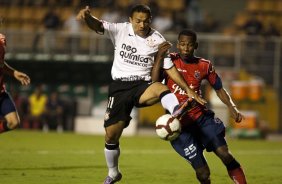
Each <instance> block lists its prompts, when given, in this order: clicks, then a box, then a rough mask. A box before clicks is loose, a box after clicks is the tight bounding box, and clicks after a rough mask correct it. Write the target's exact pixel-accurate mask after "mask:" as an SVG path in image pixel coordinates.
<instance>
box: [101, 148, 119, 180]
mask: <svg viewBox="0 0 282 184" xmlns="http://www.w3.org/2000/svg"><path fill="white" fill-rule="evenodd" d="M104 153H105V158H106V162H107V166H108V169H109V172H108V175H109V176H110V177H111V178H115V177H116V176H117V174H118V173H119V169H118V159H119V155H120V149H119V148H117V149H114V150H108V149H107V148H105V149H104Z"/></svg>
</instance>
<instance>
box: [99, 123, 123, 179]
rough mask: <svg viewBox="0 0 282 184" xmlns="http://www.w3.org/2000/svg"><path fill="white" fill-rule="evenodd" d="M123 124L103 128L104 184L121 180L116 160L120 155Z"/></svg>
mask: <svg viewBox="0 0 282 184" xmlns="http://www.w3.org/2000/svg"><path fill="white" fill-rule="evenodd" d="M124 127H125V123H124V122H123V121H119V122H118V123H116V124H113V125H111V126H108V127H106V128H105V130H106V135H105V142H106V143H105V149H104V152H105V158H106V162H107V166H108V169H109V171H108V176H107V177H106V179H105V181H104V184H113V183H115V182H117V181H119V180H121V178H122V175H121V173H120V171H119V168H118V160H119V155H120V148H119V138H120V136H121V134H122V132H123V128H124Z"/></svg>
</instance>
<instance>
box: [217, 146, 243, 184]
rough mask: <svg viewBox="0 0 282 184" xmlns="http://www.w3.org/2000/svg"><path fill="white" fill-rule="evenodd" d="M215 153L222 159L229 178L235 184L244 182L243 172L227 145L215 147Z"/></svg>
mask: <svg viewBox="0 0 282 184" xmlns="http://www.w3.org/2000/svg"><path fill="white" fill-rule="evenodd" d="M215 154H216V155H217V156H218V157H219V158H220V159H221V160H222V162H223V163H224V165H225V166H226V168H227V171H228V174H229V176H230V178H231V179H232V180H233V181H234V183H236V184H246V183H247V181H246V177H245V173H244V171H243V169H242V167H241V165H240V163H239V162H237V161H236V160H235V158H234V157H233V156H232V154H231V153H230V152H229V150H228V147H227V146H226V145H225V146H221V147H219V148H217V149H216V151H215Z"/></svg>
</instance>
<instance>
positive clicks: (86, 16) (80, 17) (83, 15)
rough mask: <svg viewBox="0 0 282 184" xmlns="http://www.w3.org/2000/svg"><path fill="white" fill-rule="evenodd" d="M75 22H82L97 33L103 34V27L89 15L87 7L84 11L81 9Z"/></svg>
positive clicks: (96, 19)
mask: <svg viewBox="0 0 282 184" xmlns="http://www.w3.org/2000/svg"><path fill="white" fill-rule="evenodd" d="M76 18H77V20H84V21H85V22H86V24H87V26H88V27H89V28H90V29H92V30H94V31H96V32H97V33H103V32H104V27H103V24H102V22H101V21H100V20H99V19H98V18H96V17H94V16H92V15H91V11H90V8H89V6H86V7H85V8H84V9H81V10H80V11H79V12H78V14H77V16H76Z"/></svg>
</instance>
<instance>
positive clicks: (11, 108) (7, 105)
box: [0, 33, 30, 133]
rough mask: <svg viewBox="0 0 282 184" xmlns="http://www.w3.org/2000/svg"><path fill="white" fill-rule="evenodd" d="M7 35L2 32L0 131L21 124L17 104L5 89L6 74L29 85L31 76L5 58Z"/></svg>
mask: <svg viewBox="0 0 282 184" xmlns="http://www.w3.org/2000/svg"><path fill="white" fill-rule="evenodd" d="M5 49H6V37H5V35H3V34H1V33H0V118H1V119H0V133H3V132H6V131H9V130H12V129H15V128H16V127H18V125H19V124H20V119H19V115H18V113H17V110H16V107H15V104H14V102H13V100H12V98H11V96H10V95H9V93H8V92H7V91H6V89H5V85H4V75H5V74H8V75H10V76H12V77H15V79H17V80H18V81H20V82H21V84H22V85H28V84H29V83H30V78H29V77H28V76H27V75H26V74H25V73H22V72H19V71H17V70H15V69H14V68H12V67H10V66H9V65H8V64H7V63H6V62H5V60H4V57H5Z"/></svg>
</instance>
